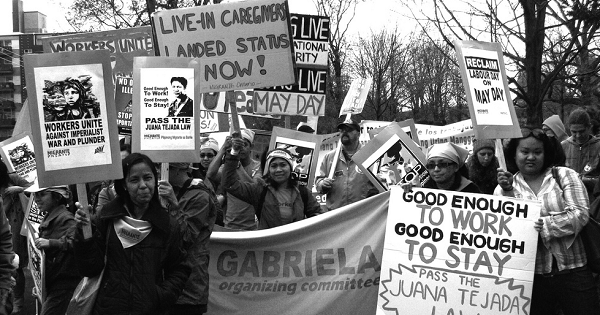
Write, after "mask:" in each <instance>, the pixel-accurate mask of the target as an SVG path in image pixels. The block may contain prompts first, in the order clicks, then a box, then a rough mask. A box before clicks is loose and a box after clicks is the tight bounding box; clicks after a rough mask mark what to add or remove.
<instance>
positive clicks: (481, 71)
mask: <svg viewBox="0 0 600 315" xmlns="http://www.w3.org/2000/svg"><path fill="white" fill-rule="evenodd" d="M454 47H455V48H456V58H457V59H458V65H459V67H460V74H461V77H462V82H463V85H464V87H465V90H466V93H467V101H468V104H469V112H470V113H471V119H472V121H473V127H474V129H475V137H476V138H477V139H501V138H516V137H521V136H522V135H521V129H520V127H519V121H518V120H517V115H516V113H515V108H514V106H513V103H512V97H511V95H510V90H509V88H508V80H507V79H506V70H505V68H504V59H503V58H502V47H501V46H500V44H499V43H486V42H478V41H458V40H457V41H455V42H454Z"/></svg>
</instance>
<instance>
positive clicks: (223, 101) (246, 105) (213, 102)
mask: <svg viewBox="0 0 600 315" xmlns="http://www.w3.org/2000/svg"><path fill="white" fill-rule="evenodd" d="M233 104H235V105H236V109H237V113H238V114H239V115H244V116H255V117H262V118H279V117H274V116H271V115H265V114H258V113H256V112H255V111H254V91H253V90H233V91H227V92H210V93H202V102H201V103H200V108H201V109H203V110H210V111H215V112H219V113H226V114H229V113H231V108H230V107H231V106H232V105H233Z"/></svg>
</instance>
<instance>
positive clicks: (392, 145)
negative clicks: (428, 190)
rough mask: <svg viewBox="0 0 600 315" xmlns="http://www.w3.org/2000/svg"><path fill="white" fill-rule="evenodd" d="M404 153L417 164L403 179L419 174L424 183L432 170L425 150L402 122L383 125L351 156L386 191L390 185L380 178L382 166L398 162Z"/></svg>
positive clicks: (372, 180) (378, 187) (363, 171)
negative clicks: (404, 128)
mask: <svg viewBox="0 0 600 315" xmlns="http://www.w3.org/2000/svg"><path fill="white" fill-rule="evenodd" d="M402 151H406V152H402ZM403 153H404V154H406V155H408V156H410V158H409V159H411V160H414V161H415V166H414V167H413V169H412V170H411V171H410V172H408V173H407V174H406V175H405V176H404V177H403V178H402V180H401V181H400V183H405V182H411V181H413V180H414V179H415V178H417V177H418V178H419V181H420V182H421V185H423V184H425V182H426V181H427V180H428V179H429V173H428V172H427V170H426V169H425V163H426V159H425V154H424V153H423V151H421V149H420V148H419V147H418V146H417V144H416V143H415V142H414V141H413V140H412V139H411V138H410V137H409V136H408V135H407V134H406V133H405V132H404V131H403V130H402V127H400V125H399V124H389V125H388V126H387V127H385V128H383V130H381V132H379V134H377V136H375V137H374V138H373V139H372V140H371V141H370V142H369V143H367V144H366V145H364V146H363V147H362V148H360V150H359V151H358V152H356V153H355V154H354V156H353V157H352V160H353V161H354V162H355V163H356V165H357V166H358V168H360V170H361V171H362V173H363V174H365V175H366V176H367V177H368V178H369V180H370V181H371V182H372V183H373V185H375V187H376V188H377V189H378V190H379V191H380V192H383V191H387V190H388V185H387V184H386V183H385V182H383V181H382V180H381V179H380V175H381V172H382V168H383V167H384V166H388V167H389V166H392V167H393V166H395V165H396V164H397V163H398V161H399V160H400V157H401V154H403Z"/></svg>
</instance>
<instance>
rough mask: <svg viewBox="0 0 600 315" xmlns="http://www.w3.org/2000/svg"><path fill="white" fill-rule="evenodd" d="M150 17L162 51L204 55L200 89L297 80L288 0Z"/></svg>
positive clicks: (263, 0) (173, 54)
mask: <svg viewBox="0 0 600 315" xmlns="http://www.w3.org/2000/svg"><path fill="white" fill-rule="evenodd" d="M152 19H153V22H154V31H155V33H156V38H157V47H158V49H159V52H160V55H161V56H166V57H193V58H200V59H201V61H200V62H201V65H202V67H201V76H200V82H199V83H200V84H199V86H200V92H202V93H206V92H218V91H228V90H236V89H254V88H261V87H270V86H275V85H281V84H291V83H294V82H295V78H294V60H293V58H292V38H291V36H290V33H291V32H290V14H289V9H288V2H287V1H286V0H261V1H243V2H235V3H227V4H218V5H209V6H199V7H193V8H185V9H176V10H165V11H160V12H157V13H155V14H154V15H153V16H152Z"/></svg>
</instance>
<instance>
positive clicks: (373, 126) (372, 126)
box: [358, 118, 419, 145]
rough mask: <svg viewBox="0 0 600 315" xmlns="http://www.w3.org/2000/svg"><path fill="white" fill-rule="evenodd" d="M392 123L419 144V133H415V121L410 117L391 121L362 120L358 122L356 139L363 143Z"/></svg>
mask: <svg viewBox="0 0 600 315" xmlns="http://www.w3.org/2000/svg"><path fill="white" fill-rule="evenodd" d="M392 123H396V124H398V126H400V127H401V128H402V131H404V133H406V135H408V137H409V138H411V139H413V141H414V142H415V143H417V145H418V144H419V135H418V133H417V128H416V125H415V121H414V120H413V119H412V118H411V119H407V120H403V121H398V122H393V121H377V120H363V121H362V122H361V123H360V135H359V137H358V140H359V141H360V144H362V145H365V144H367V143H368V142H369V141H371V139H373V138H374V137H375V136H376V135H377V134H378V133H379V132H381V130H383V128H385V127H386V126H389V125H390V124H392Z"/></svg>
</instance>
